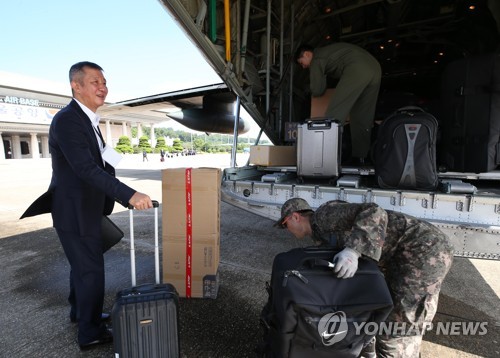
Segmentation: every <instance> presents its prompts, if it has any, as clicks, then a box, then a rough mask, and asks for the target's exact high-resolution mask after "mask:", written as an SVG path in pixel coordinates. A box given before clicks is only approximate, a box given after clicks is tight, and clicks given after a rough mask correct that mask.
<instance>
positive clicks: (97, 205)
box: [23, 100, 135, 235]
mask: <svg viewBox="0 0 500 358" xmlns="http://www.w3.org/2000/svg"><path fill="white" fill-rule="evenodd" d="M49 148H50V153H51V156H52V180H51V183H50V186H49V190H48V193H45V194H44V195H42V197H40V198H39V199H37V201H35V202H34V203H33V204H32V205H31V206H30V208H29V209H28V210H27V213H25V214H23V217H26V216H32V215H36V214H39V213H43V212H47V211H46V210H48V209H50V211H51V212H52V218H53V221H54V227H56V228H58V229H60V230H66V231H73V232H78V233H79V234H80V235H96V234H98V233H99V230H100V223H101V217H102V215H103V214H105V215H108V214H110V213H111V211H112V210H113V205H114V201H118V202H119V203H121V204H122V205H124V206H127V205H128V202H129V200H130V198H131V197H132V195H134V193H135V190H134V189H132V188H130V187H128V186H127V185H125V184H123V183H121V182H120V181H119V180H118V179H116V178H115V177H114V168H113V167H111V166H110V165H109V164H106V166H105V165H104V163H103V160H102V156H101V151H100V149H99V143H98V142H97V138H96V133H95V131H94V128H93V127H92V124H91V122H90V119H89V117H88V116H87V115H86V114H85V112H83V110H82V109H81V108H80V106H79V105H78V103H77V102H76V101H75V100H72V101H71V102H70V103H69V104H68V105H67V106H66V107H64V108H63V109H62V110H60V111H59V112H58V113H57V114H56V115H55V116H54V119H53V120H52V123H51V125H50V131H49ZM48 202H50V204H48ZM30 209H31V210H30Z"/></svg>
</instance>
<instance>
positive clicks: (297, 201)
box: [273, 198, 313, 229]
mask: <svg viewBox="0 0 500 358" xmlns="http://www.w3.org/2000/svg"><path fill="white" fill-rule="evenodd" d="M297 211H313V209H311V207H310V206H309V204H308V203H307V201H305V200H304V199H302V198H292V199H288V200H287V201H285V203H284V204H283V206H282V207H281V218H280V219H279V220H278V221H276V222H275V223H274V225H273V226H279V227H281V228H282V229H284V228H285V227H284V226H283V221H284V220H285V218H286V217H287V216H289V215H291V214H292V213H294V212H297Z"/></svg>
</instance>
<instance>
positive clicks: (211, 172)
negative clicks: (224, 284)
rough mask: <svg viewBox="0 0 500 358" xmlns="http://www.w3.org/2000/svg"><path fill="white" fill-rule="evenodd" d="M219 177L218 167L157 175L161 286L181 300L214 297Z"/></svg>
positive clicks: (216, 276)
mask: <svg viewBox="0 0 500 358" xmlns="http://www.w3.org/2000/svg"><path fill="white" fill-rule="evenodd" d="M221 176H222V171H221V170H220V169H219V168H174V169H165V170H163V171H162V198H163V201H162V203H163V208H162V237H163V282H169V283H172V284H173V285H174V286H175V288H176V289H177V291H178V292H179V296H181V297H206V298H216V297H217V292H218V287H219V279H218V273H217V270H218V267H219V260H220V256H219V255H220V187H221ZM189 183H190V189H189ZM188 219H190V220H188Z"/></svg>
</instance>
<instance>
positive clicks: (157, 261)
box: [128, 200, 160, 287]
mask: <svg viewBox="0 0 500 358" xmlns="http://www.w3.org/2000/svg"><path fill="white" fill-rule="evenodd" d="M152 202H153V208H154V211H155V215H154V216H155V223H154V231H155V280H156V283H157V284H159V283H160V249H159V247H158V207H159V206H160V204H159V203H158V201H156V200H152ZM128 208H129V218H130V274H131V276H132V287H135V286H136V281H137V277H136V274H135V242H134V214H133V212H134V210H133V209H134V208H133V207H132V206H130V205H129V207H128Z"/></svg>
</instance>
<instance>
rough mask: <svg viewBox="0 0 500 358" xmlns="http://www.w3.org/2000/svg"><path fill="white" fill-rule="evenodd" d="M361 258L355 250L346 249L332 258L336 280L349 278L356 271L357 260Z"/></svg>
mask: <svg viewBox="0 0 500 358" xmlns="http://www.w3.org/2000/svg"><path fill="white" fill-rule="evenodd" d="M359 256H361V255H360V254H359V252H357V251H356V250H353V249H350V248H348V247H346V248H345V249H344V250H342V251H340V252H339V253H338V254H337V255H335V257H334V258H333V262H334V263H335V268H334V269H333V271H334V272H335V273H337V277H338V278H351V277H353V276H354V274H355V273H356V271H357V270H358V258H359Z"/></svg>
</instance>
